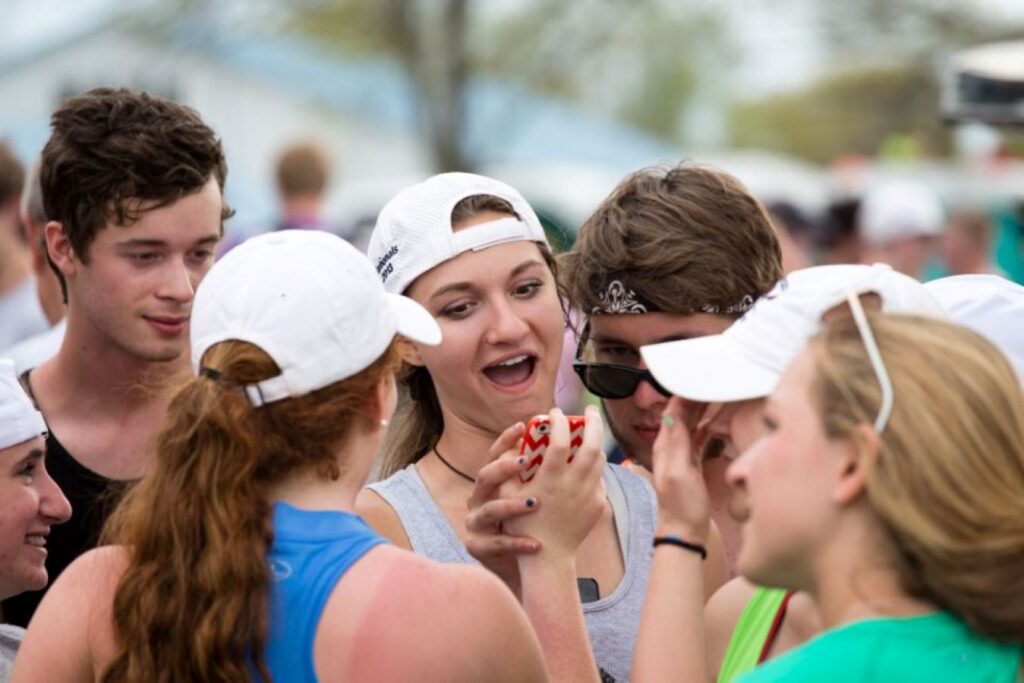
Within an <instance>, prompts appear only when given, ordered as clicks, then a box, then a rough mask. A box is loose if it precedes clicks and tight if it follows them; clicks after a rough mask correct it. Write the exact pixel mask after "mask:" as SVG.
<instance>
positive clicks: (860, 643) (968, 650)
mask: <svg viewBox="0 0 1024 683" xmlns="http://www.w3.org/2000/svg"><path fill="white" fill-rule="evenodd" d="M1020 666H1021V646H1020V644H1019V643H1017V644H1012V643H996V642H994V641H991V640H988V639H986V638H983V637H981V636H979V635H977V634H975V633H973V632H971V630H970V629H969V628H967V625H966V624H964V623H963V622H962V621H960V619H958V618H957V617H955V616H954V615H952V614H950V613H949V612H935V613H932V614H928V615H925V616H920V617H901V618H877V619H864V620H862V621H856V622H853V623H850V624H847V625H845V626H840V627H838V628H835V629H832V630H831V631H826V632H825V633H822V634H820V635H818V636H817V637H815V638H812V639H811V640H809V641H807V642H806V643H804V644H803V645H802V646H800V647H798V648H796V649H795V650H790V651H789V652H787V653H786V654H784V655H780V656H779V657H776V658H774V659H772V660H771V661H769V662H765V663H764V664H761V665H760V666H758V667H757V668H755V669H754V670H753V671H751V672H749V673H747V674H744V675H743V677H742V678H741V679H740V682H741V683H776V682H784V683H804V682H807V683H811V682H812V681H813V682H815V683H817V682H818V681H828V682H829V683H889V682H890V681H899V682H900V683H936V681H943V682H945V681H957V683H1014V681H1017V680H1019V679H1018V672H1019V671H1020Z"/></svg>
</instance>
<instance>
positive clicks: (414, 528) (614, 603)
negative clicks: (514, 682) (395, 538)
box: [369, 464, 658, 681]
mask: <svg viewBox="0 0 1024 683" xmlns="http://www.w3.org/2000/svg"><path fill="white" fill-rule="evenodd" d="M604 484H605V488H606V490H607V492H608V500H609V502H610V503H611V506H612V512H613V513H614V515H615V528H616V531H617V533H618V536H619V547H621V548H622V549H623V555H624V558H623V559H624V563H625V568H626V571H625V574H624V575H623V577H622V581H620V582H619V585H618V587H616V589H615V591H614V592H612V593H611V595H605V596H603V597H602V598H601V599H600V600H598V601H597V602H588V603H586V604H584V605H583V616H584V618H585V619H586V622H587V631H588V633H589V634H590V646H591V648H593V650H594V657H595V658H596V659H597V665H598V666H599V667H600V668H601V669H602V671H603V673H604V674H606V676H605V678H604V680H614V681H628V680H629V667H630V665H631V664H632V662H633V648H634V646H635V645H636V636H637V631H638V630H639V628H640V613H641V612H642V611H643V606H644V595H645V593H646V592H647V578H648V575H649V574H650V571H651V559H652V558H653V555H654V549H653V546H652V542H653V539H654V529H655V525H656V523H657V516H658V511H657V498H656V497H655V495H654V489H653V488H651V485H650V484H649V483H648V482H647V480H645V479H643V478H642V477H638V476H637V475H635V474H633V473H632V472H630V471H628V470H626V469H625V468H622V467H619V466H617V465H608V467H607V468H605V472H604ZM369 488H370V489H371V490H373V491H375V492H377V494H379V495H380V496H381V497H382V498H384V500H386V501H387V502H388V504H389V505H391V507H392V508H394V510H395V513H396V514H397V515H398V518H399V520H401V522H402V526H403V527H405V533H406V535H407V536H408V537H409V543H410V544H411V545H412V549H413V550H414V551H415V552H416V553H418V554H420V555H424V556H426V557H429V558H431V559H432V560H436V561H438V562H446V563H462V564H478V563H477V561H476V560H475V559H473V557H472V556H471V555H470V554H469V552H468V551H467V550H466V547H465V546H464V545H462V541H460V540H459V537H458V535H457V534H456V533H455V530H454V529H453V528H452V526H451V524H449V523H448V518H447V517H445V516H444V513H443V512H442V511H441V509H440V508H439V507H438V506H437V504H436V503H434V499H433V498H431V497H430V492H429V491H428V490H427V487H426V486H425V485H424V483H423V480H422V479H421V478H420V475H419V473H418V472H417V471H416V466H415V465H414V464H413V465H409V466H408V467H406V468H405V469H404V470H401V471H399V472H396V473H395V474H393V475H391V476H390V477H388V478H387V479H385V480H384V481H379V482H376V483H374V484H370V486H369ZM609 677H610V678H609Z"/></svg>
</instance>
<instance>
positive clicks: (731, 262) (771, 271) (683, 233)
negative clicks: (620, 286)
mask: <svg viewBox="0 0 1024 683" xmlns="http://www.w3.org/2000/svg"><path fill="white" fill-rule="evenodd" d="M559 266H560V271H561V272H562V274H563V277H564V283H565V285H566V287H567V288H568V290H569V295H570V299H571V301H572V303H573V305H574V306H576V307H578V308H580V309H581V310H583V311H584V312H590V311H592V310H594V309H595V308H600V307H601V303H602V302H601V300H600V299H599V296H598V295H599V293H600V292H601V291H602V290H603V287H602V285H603V283H604V282H605V280H606V278H607V277H608V276H609V274H615V275H616V276H618V277H621V278H622V279H624V280H627V281H628V282H629V284H630V286H631V287H632V288H633V289H634V290H636V291H637V292H640V293H642V295H643V297H644V299H645V300H646V301H648V302H650V303H651V304H653V305H654V307H655V308H656V309H657V310H659V311H664V312H666V313H676V314H683V315H688V314H692V313H697V312H700V311H702V310H705V311H707V310H712V311H713V310H720V311H723V312H728V311H729V309H730V308H733V307H736V306H737V305H738V304H740V303H741V302H743V301H744V300H745V299H746V297H752V298H753V299H756V298H757V297H759V296H761V295H762V294H765V293H766V292H768V290H770V289H771V288H772V287H773V286H774V285H775V283H776V282H777V281H778V280H779V279H780V278H781V277H782V254H781V251H780V249H779V241H778V239H777V238H776V236H775V231H774V230H773V229H772V225H771V222H770V220H769V218H768V215H767V213H766V212H765V210H764V207H762V206H761V204H760V202H758V201H757V200H756V199H754V198H753V197H752V196H751V195H750V194H749V193H748V192H747V190H746V188H744V187H743V185H742V184H741V183H740V182H739V181H738V180H736V179H735V178H733V177H732V176H730V175H728V174H726V173H722V172H720V171H716V170H713V169H710V168H703V167H701V166H697V165H694V164H690V163H685V164H681V165H678V166H675V167H672V168H668V169H663V168H651V169H644V170H642V171H639V172H637V173H634V174H633V175H631V176H629V177H628V178H626V179H625V180H623V181H622V182H621V183H619V186H618V187H617V188H615V190H614V191H613V192H612V194H611V195H610V196H609V197H608V198H607V199H605V201H604V202H603V203H602V204H601V206H599V207H598V209H597V211H595V212H594V214H593V215H592V216H590V218H588V219H587V220H586V222H585V223H584V224H583V226H582V227H581V228H580V232H579V236H578V237H577V240H576V244H575V245H574V246H573V248H572V249H571V250H570V251H569V252H567V253H565V254H563V255H562V256H561V257H560V263H559Z"/></svg>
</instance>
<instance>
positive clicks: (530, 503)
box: [526, 498, 537, 508]
mask: <svg viewBox="0 0 1024 683" xmlns="http://www.w3.org/2000/svg"><path fill="white" fill-rule="evenodd" d="M536 504H537V499H536V498H527V499H526V507H528V508H532V507H533V506H534V505H536Z"/></svg>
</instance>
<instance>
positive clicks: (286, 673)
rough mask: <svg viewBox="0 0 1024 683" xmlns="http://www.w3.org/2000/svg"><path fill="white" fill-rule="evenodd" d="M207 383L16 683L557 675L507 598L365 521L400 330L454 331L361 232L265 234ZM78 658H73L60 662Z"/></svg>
mask: <svg viewBox="0 0 1024 683" xmlns="http://www.w3.org/2000/svg"><path fill="white" fill-rule="evenodd" d="M190 333H191V343H192V364H193V367H194V369H195V370H196V372H197V376H196V377H195V378H193V379H191V380H190V381H189V382H188V383H187V384H186V385H185V386H184V387H183V388H181V390H180V391H179V392H178V393H177V395H176V396H175V398H174V400H173V401H172V402H171V405H170V407H169V410H168V413H167V416H166V418H165V420H164V422H163V424H162V426H161V429H160V431H159V433H158V434H157V436H156V440H155V449H154V459H155V463H154V465H153V467H152V468H151V470H150V472H149V474H147V475H146V477H145V478H144V479H143V480H142V482H141V483H140V484H138V485H137V486H136V487H135V488H134V489H133V490H132V491H130V492H129V493H128V495H127V497H126V498H125V499H124V500H123V501H122V503H121V504H120V506H119V507H118V509H117V511H116V512H115V514H114V516H113V518H112V519H111V521H110V522H109V524H108V527H107V528H106V531H105V534H106V539H107V541H108V542H112V543H114V544H116V545H111V546H106V547H101V548H98V549H96V550H93V551H91V552H89V553H87V554H85V555H83V556H82V557H80V558H79V559H78V560H76V561H75V562H74V563H73V564H72V565H71V566H70V567H69V568H68V569H67V570H66V571H65V572H64V573H63V574H62V575H61V576H60V578H59V580H58V581H57V582H56V583H55V584H54V586H53V588H52V589H51V590H50V592H49V593H48V594H47V595H46V597H45V598H44V600H43V602H42V604H41V605H40V607H39V610H38V611H37V612H36V614H35V617H34V618H33V621H32V624H31V626H30V628H29V630H28V634H27V636H26V639H25V641H24V644H23V646H22V649H21V652H20V654H19V658H18V660H17V663H16V666H15V671H14V677H13V680H14V681H15V682H16V683H22V682H26V683H27V682H33V683H34V682H36V681H94V680H101V681H104V682H105V683H113V682H115V681H168V682H170V681H199V680H205V681H243V680H260V681H268V680H271V679H272V680H274V681H279V682H280V681H296V682H307V681H308V682H313V681H323V682H328V681H350V680H361V681H373V680H413V679H417V680H451V681H474V680H481V679H484V678H487V679H489V680H500V681H524V682H525V681H534V680H546V672H545V669H544V664H543V660H542V658H541V653H540V649H539V645H538V644H537V641H536V638H535V636H534V634H533V633H532V631H531V630H530V627H529V622H528V621H527V619H526V616H525V614H523V612H522V610H521V609H520V608H519V606H518V605H517V604H516V603H515V600H514V599H513V598H512V596H511V594H510V593H509V592H508V590H507V589H506V588H505V587H504V586H503V585H501V583H500V582H499V581H498V580H497V579H495V578H494V577H493V576H491V575H490V574H489V573H487V572H485V571H483V570H481V569H479V568H475V567H445V566H442V565H439V564H436V563H433V562H430V561H429V560H426V559H424V558H421V557H417V556H416V555H414V554H412V553H408V552H406V551H403V550H400V549H398V548H395V547H393V546H390V545H388V544H387V543H386V542H385V540H384V539H383V538H381V537H380V536H379V535H378V534H376V533H374V532H373V531H372V530H371V529H370V528H369V527H368V526H367V525H366V524H365V523H364V522H363V521H362V520H361V519H360V518H359V517H357V516H356V515H355V514H353V508H354V500H355V496H356V493H357V492H358V491H359V489H360V488H361V487H362V485H363V482H364V481H365V480H366V477H367V475H368V473H369V471H370V468H371V466H372V463H373V461H374V459H375V457H376V455H377V451H378V448H379V446H380V443H381V440H382V438H383V435H384V432H385V430H386V427H387V424H388V421H389V420H390V419H391V415H392V412H393V410H394V407H395V381H394V371H395V370H396V369H397V367H398V363H399V352H398V349H397V343H396V341H395V339H396V335H402V336H403V337H406V338H408V339H413V340H415V341H416V342H417V343H419V344H422V345H424V346H428V345H431V344H437V343H438V342H439V341H440V336H441V335H440V331H439V330H438V328H437V325H436V324H435V323H434V321H433V319H432V318H431V317H430V316H429V315H428V314H427V313H426V311H424V310H423V309H422V308H421V307H420V306H419V305H418V304H416V303H415V302H413V301H411V300H409V299H407V298H405V297H401V296H396V295H391V294H387V293H386V292H385V291H384V290H383V288H382V287H381V284H380V280H379V279H378V278H377V275H376V273H374V272H373V268H372V266H371V265H370V264H369V262H368V261H367V260H366V258H365V257H364V256H363V255H362V254H360V253H359V252H358V251H356V250H355V249H354V248H353V247H352V246H351V245H349V244H347V243H346V242H344V241H343V240H341V239H340V238H338V237H336V236H333V235H330V234H327V233H320V232H305V231H288V232H283V233H274V234H268V235H264V236H260V237H258V238H254V239H252V240H250V241H248V242H246V243H245V244H243V245H241V246H239V247H237V248H236V249H234V250H233V251H232V252H231V253H229V254H228V255H227V256H225V257H224V258H223V259H222V260H221V261H219V262H218V263H217V264H216V265H214V266H213V268H212V269H211V270H210V272H209V274H208V275H207V276H206V278H205V279H204V281H203V283H202V285H201V286H200V287H199V289H198V291H197V292H196V297H195V302H194V304H193V308H192V317H191V330H190ZM55 644H59V648H60V649H59V652H57V653H55V652H54V647H55Z"/></svg>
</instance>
